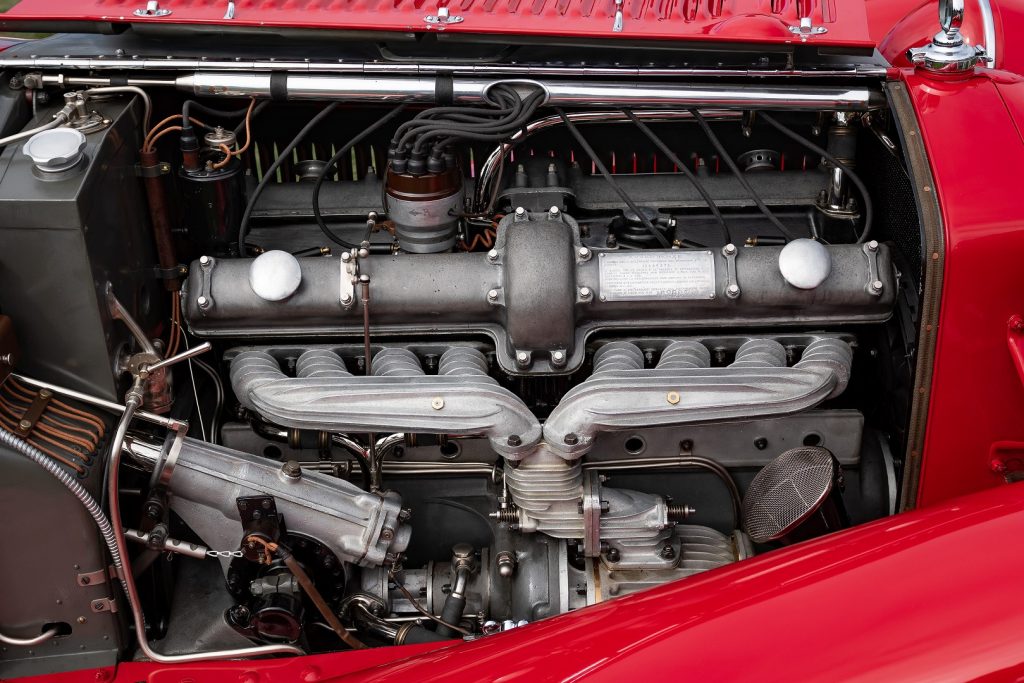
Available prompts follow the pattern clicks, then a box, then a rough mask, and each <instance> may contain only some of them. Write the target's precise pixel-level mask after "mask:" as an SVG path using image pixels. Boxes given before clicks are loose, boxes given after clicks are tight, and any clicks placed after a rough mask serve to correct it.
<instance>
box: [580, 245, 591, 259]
mask: <svg viewBox="0 0 1024 683" xmlns="http://www.w3.org/2000/svg"><path fill="white" fill-rule="evenodd" d="M577 253H578V254H579V256H580V258H581V259H583V260H584V261H586V260H587V259H589V258H590V249H588V248H587V247H580V249H579V251H578V252H577Z"/></svg>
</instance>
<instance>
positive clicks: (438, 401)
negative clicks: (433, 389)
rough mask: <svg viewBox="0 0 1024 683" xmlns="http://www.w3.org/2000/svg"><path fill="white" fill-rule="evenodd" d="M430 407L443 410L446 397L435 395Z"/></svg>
mask: <svg viewBox="0 0 1024 683" xmlns="http://www.w3.org/2000/svg"><path fill="white" fill-rule="evenodd" d="M430 407H431V408H433V409H434V410H441V409H442V408H444V399H443V398H441V397H440V396H435V397H434V398H432V399H431V400H430Z"/></svg>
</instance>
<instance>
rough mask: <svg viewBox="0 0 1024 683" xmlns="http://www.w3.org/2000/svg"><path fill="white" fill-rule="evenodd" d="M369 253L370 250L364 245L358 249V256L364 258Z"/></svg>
mask: <svg viewBox="0 0 1024 683" xmlns="http://www.w3.org/2000/svg"><path fill="white" fill-rule="evenodd" d="M369 255H370V250H369V249H367V248H366V247H361V248H360V249H359V258H366V257H367V256H369Z"/></svg>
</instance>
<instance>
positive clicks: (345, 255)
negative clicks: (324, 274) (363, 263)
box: [341, 251, 352, 263]
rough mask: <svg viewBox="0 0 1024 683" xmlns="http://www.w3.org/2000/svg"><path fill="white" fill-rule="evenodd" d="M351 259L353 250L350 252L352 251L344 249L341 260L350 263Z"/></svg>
mask: <svg viewBox="0 0 1024 683" xmlns="http://www.w3.org/2000/svg"><path fill="white" fill-rule="evenodd" d="M351 260H352V252H350V251H343V252H341V262H342V263H348V262H349V261H351Z"/></svg>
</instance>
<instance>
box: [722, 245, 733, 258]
mask: <svg viewBox="0 0 1024 683" xmlns="http://www.w3.org/2000/svg"><path fill="white" fill-rule="evenodd" d="M722 253H723V254H725V255H726V256H732V255H733V254H735V253H736V245H735V244H731V243H730V244H727V245H725V246H724V247H722Z"/></svg>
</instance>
